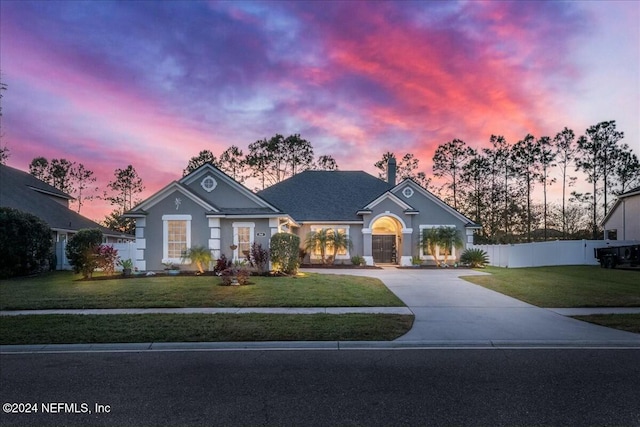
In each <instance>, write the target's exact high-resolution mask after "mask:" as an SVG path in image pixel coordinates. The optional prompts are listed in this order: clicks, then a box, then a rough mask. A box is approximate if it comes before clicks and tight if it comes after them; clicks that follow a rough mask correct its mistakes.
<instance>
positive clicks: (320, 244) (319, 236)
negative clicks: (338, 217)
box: [304, 228, 329, 264]
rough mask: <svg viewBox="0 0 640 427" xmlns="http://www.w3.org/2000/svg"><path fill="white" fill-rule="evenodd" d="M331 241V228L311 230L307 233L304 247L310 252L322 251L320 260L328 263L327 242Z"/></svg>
mask: <svg viewBox="0 0 640 427" xmlns="http://www.w3.org/2000/svg"><path fill="white" fill-rule="evenodd" d="M328 242H329V230H328V229H326V228H322V229H320V230H315V231H311V232H310V233H308V234H307V237H306V238H305V241H304V249H305V250H306V251H307V252H309V253H311V254H312V253H317V252H320V260H321V261H322V264H326V263H327V256H326V255H327V244H328Z"/></svg>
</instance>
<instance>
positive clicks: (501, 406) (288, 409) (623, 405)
mask: <svg viewBox="0 0 640 427" xmlns="http://www.w3.org/2000/svg"><path fill="white" fill-rule="evenodd" d="M0 380H1V382H0V396H1V398H0V401H1V403H2V404H3V412H2V414H0V417H1V418H0V424H1V425H33V426H40V425H83V426H88V425H125V426H129V425H131V426H134V425H135V426H141V425H298V426H299V425H430V426H437V425H491V426H498V425H516V424H517V425H580V426H582V425H621V426H638V425H640V350H638V349H636V350H626V349H617V350H615V349H613V350H610V349H557V350H550V349H532V350H523V349H489V350H487V349H470V350H439V349H429V350H373V351H365V350H342V351H334V350H324V351H300V350H299V351H199V352H140V353H137V352H132V353H129V352H122V353H97V352H92V353H65V354H42V353H41V354H6V355H2V356H0ZM7 403H23V404H27V405H22V406H19V405H13V407H14V408H15V410H16V411H20V410H22V411H25V410H28V409H30V410H33V406H35V407H36V408H37V409H38V412H37V413H30V414H15V413H6V410H7V409H9V411H13V410H14V408H11V407H7ZM65 404H67V405H66V406H65ZM96 404H99V405H102V406H96ZM29 405H31V407H30V408H27V406H29ZM97 410H102V413H96V411H97ZM43 411H49V412H48V413H45V412H43ZM52 411H53V413H52ZM69 412H72V413H69ZM76 412H77V413H76Z"/></svg>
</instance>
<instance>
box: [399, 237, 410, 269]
mask: <svg viewBox="0 0 640 427" xmlns="http://www.w3.org/2000/svg"><path fill="white" fill-rule="evenodd" d="M412 235H413V228H403V229H402V256H401V257H400V265H401V266H402V267H407V266H410V265H411V253H412V249H413V239H412V238H411V237H412Z"/></svg>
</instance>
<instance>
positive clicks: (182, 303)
mask: <svg viewBox="0 0 640 427" xmlns="http://www.w3.org/2000/svg"><path fill="white" fill-rule="evenodd" d="M79 277H80V276H79V275H74V274H73V273H71V272H52V273H49V274H44V275H41V276H37V277H31V278H20V279H11V280H2V281H0V309H1V310H34V309H56V308H149V307H157V308H161V307H403V306H404V304H403V303H402V301H400V299H398V297H396V296H395V295H394V294H393V293H392V292H391V291H390V290H389V289H387V287H386V286H384V284H383V283H382V282H381V281H380V280H378V279H374V278H370V277H358V276H349V275H333V274H327V275H324V274H314V273H301V274H300V275H298V276H295V277H251V282H252V284H251V285H248V286H219V283H220V278H219V277H216V276H188V275H179V276H160V275H158V276H153V277H139V278H132V279H125V278H116V279H109V280H93V281H83V280H78V279H79Z"/></svg>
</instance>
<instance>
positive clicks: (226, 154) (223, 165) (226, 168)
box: [217, 145, 246, 183]
mask: <svg viewBox="0 0 640 427" xmlns="http://www.w3.org/2000/svg"><path fill="white" fill-rule="evenodd" d="M217 166H218V168H219V169H220V170H221V171H223V172H224V173H226V174H227V175H229V176H230V177H231V178H233V179H235V180H236V181H238V182H241V183H242V182H244V180H245V176H244V170H245V168H246V161H245V159H244V154H243V153H242V150H241V149H240V148H238V147H236V146H235V145H232V146H231V147H229V148H227V149H226V150H224V151H223V152H222V154H221V155H220V160H218V162H217Z"/></svg>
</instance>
